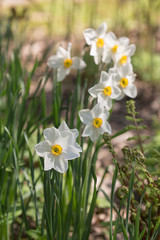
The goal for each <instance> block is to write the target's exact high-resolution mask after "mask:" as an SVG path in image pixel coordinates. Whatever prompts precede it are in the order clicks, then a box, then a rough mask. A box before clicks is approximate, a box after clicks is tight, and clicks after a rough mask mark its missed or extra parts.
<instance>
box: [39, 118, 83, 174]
mask: <svg viewBox="0 0 160 240" xmlns="http://www.w3.org/2000/svg"><path fill="white" fill-rule="evenodd" d="M43 134H44V138H45V140H44V141H42V142H40V143H38V144H37V145H35V151H36V153H37V154H38V156H40V157H43V158H44V170H45V171H47V170H50V169H52V168H54V169H55V170H56V171H58V172H60V173H64V172H66V171H67V169H68V160H72V159H75V158H78V157H79V156H80V154H79V153H80V152H82V149H81V147H80V146H79V144H78V143H77V142H76V138H77V137H78V135H79V133H78V130H77V129H69V128H68V126H67V124H66V123H65V122H64V121H63V122H62V123H61V125H60V126H59V128H58V129H56V128H55V127H51V128H46V129H45V130H44V131H43Z"/></svg>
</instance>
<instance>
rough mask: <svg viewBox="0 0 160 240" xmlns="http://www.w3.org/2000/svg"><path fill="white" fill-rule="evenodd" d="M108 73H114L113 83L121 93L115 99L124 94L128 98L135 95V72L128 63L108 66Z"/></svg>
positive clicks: (120, 97)
mask: <svg viewBox="0 0 160 240" xmlns="http://www.w3.org/2000/svg"><path fill="white" fill-rule="evenodd" d="M109 73H110V74H115V83H116V84H117V86H118V87H119V88H120V89H121V94H120V96H119V97H118V98H117V100H121V99H122V98H123V97H124V96H125V95H127V96H128V97H130V98H135V97H136V96H137V88H136V86H135V85H134V81H135V77H136V74H134V73H133V67H132V65H131V64H130V63H127V64H124V65H122V66H121V67H119V68H110V70H109Z"/></svg>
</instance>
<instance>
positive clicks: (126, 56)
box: [113, 44, 136, 67]
mask: <svg viewBox="0 0 160 240" xmlns="http://www.w3.org/2000/svg"><path fill="white" fill-rule="evenodd" d="M135 50H136V46H135V45H134V44H130V45H129V46H127V47H126V46H124V47H122V50H121V51H120V52H118V53H117V54H116V55H115V58H114V59H113V61H114V66H115V67H121V66H122V65H124V64H126V63H130V62H131V57H132V56H133V55H134V53H135Z"/></svg>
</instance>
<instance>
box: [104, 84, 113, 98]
mask: <svg viewBox="0 0 160 240" xmlns="http://www.w3.org/2000/svg"><path fill="white" fill-rule="evenodd" d="M103 93H104V95H106V96H110V95H111V94H112V88H111V87H110V86H108V87H105V88H104V89H103Z"/></svg>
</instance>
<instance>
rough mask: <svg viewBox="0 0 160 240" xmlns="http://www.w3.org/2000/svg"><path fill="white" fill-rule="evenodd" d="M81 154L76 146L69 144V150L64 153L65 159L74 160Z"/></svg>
mask: <svg viewBox="0 0 160 240" xmlns="http://www.w3.org/2000/svg"><path fill="white" fill-rule="evenodd" d="M79 156H80V154H79V152H78V151H77V149H76V148H75V147H74V146H68V148H67V151H66V152H65V153H64V154H63V157H64V158H65V160H73V159H75V158H78V157H79Z"/></svg>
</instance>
